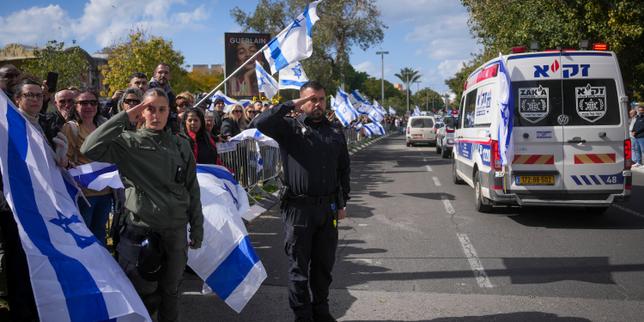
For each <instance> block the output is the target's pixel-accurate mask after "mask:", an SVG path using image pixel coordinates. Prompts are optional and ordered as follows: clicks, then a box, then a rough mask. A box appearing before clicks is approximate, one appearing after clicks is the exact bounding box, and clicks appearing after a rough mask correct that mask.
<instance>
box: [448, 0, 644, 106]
mask: <svg viewBox="0 0 644 322" xmlns="http://www.w3.org/2000/svg"><path fill="white" fill-rule="evenodd" d="M461 2H462V3H463V5H464V6H465V7H466V8H467V10H468V12H469V14H470V19H469V25H470V29H471V31H472V33H473V34H474V36H476V37H477V38H478V39H480V41H481V43H482V44H483V46H484V51H485V52H484V55H483V56H488V57H490V56H496V55H498V53H499V52H508V51H509V49H510V48H511V47H512V46H517V45H527V44H529V43H530V42H531V41H537V42H539V44H540V45H541V48H542V49H545V48H578V44H579V42H580V41H581V40H584V39H587V40H590V42H591V43H592V42H607V43H608V45H609V48H610V49H611V50H613V51H614V52H615V53H616V54H617V58H618V60H619V63H620V66H621V69H622V70H621V71H622V77H623V79H624V83H625V85H626V89H627V94H628V95H629V96H632V97H635V98H637V99H640V100H641V99H644V46H642V44H643V43H644V6H642V3H641V1H640V0H606V1H586V0H567V1H552V0H533V1H503V0H489V1H478V0H461Z"/></svg>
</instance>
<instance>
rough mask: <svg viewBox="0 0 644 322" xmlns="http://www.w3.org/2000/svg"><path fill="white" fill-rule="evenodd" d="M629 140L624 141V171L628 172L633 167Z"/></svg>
mask: <svg viewBox="0 0 644 322" xmlns="http://www.w3.org/2000/svg"><path fill="white" fill-rule="evenodd" d="M631 147H632V146H631V139H626V140H624V170H630V169H631V166H632V165H633V152H632V151H631Z"/></svg>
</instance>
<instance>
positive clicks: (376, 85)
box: [360, 77, 403, 101]
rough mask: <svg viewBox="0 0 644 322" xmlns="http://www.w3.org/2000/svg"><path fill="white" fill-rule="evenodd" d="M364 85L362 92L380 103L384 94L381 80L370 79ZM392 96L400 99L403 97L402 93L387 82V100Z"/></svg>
mask: <svg viewBox="0 0 644 322" xmlns="http://www.w3.org/2000/svg"><path fill="white" fill-rule="evenodd" d="M362 84H363V86H362V88H360V91H361V92H362V93H363V94H365V95H367V96H369V97H371V98H372V99H376V100H378V101H380V96H381V94H382V93H381V80H380V78H375V77H369V78H367V79H366V80H365V81H364V82H363V83H362ZM392 96H398V97H400V98H402V97H403V95H402V93H401V92H400V91H399V90H397V89H396V88H395V87H394V85H393V84H392V83H390V82H389V81H387V80H385V98H387V97H392Z"/></svg>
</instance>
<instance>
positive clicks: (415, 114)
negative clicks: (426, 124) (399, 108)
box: [411, 105, 421, 116]
mask: <svg viewBox="0 0 644 322" xmlns="http://www.w3.org/2000/svg"><path fill="white" fill-rule="evenodd" d="M420 115H421V113H420V108H419V107H418V105H416V106H415V107H414V112H413V113H411V116H420Z"/></svg>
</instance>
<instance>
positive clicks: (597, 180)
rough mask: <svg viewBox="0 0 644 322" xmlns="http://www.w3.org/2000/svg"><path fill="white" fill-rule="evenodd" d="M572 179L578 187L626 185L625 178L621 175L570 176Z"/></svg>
mask: <svg viewBox="0 0 644 322" xmlns="http://www.w3.org/2000/svg"><path fill="white" fill-rule="evenodd" d="M570 178H571V179H572V181H574V182H575V184H577V185H578V186H583V185H587V186H592V185H598V186H600V185H610V184H624V176H623V175H622V174H621V173H617V174H607V175H601V174H600V175H574V176H570ZM591 180H592V181H591Z"/></svg>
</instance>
